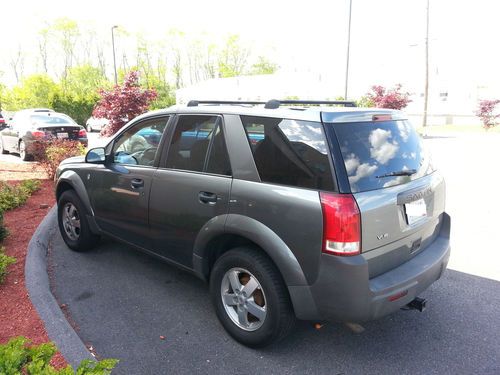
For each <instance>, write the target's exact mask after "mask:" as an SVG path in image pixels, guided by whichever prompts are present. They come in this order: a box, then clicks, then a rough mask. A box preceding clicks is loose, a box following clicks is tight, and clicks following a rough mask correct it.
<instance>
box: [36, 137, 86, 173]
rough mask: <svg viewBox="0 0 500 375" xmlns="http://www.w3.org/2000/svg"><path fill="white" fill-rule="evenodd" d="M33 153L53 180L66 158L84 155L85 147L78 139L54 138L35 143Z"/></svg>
mask: <svg viewBox="0 0 500 375" xmlns="http://www.w3.org/2000/svg"><path fill="white" fill-rule="evenodd" d="M32 153H33V157H34V159H35V161H37V162H38V164H39V165H40V166H41V167H42V169H43V170H44V171H45V173H47V177H48V178H49V179H51V180H53V179H54V176H55V174H56V170H57V167H58V166H59V164H61V162H62V161H63V160H64V159H67V158H70V157H72V156H80V155H83V154H84V153H85V147H84V146H83V145H82V144H81V143H80V142H78V141H71V140H68V139H57V138H54V139H49V140H46V141H43V142H42V141H40V142H36V143H34V144H33V151H32Z"/></svg>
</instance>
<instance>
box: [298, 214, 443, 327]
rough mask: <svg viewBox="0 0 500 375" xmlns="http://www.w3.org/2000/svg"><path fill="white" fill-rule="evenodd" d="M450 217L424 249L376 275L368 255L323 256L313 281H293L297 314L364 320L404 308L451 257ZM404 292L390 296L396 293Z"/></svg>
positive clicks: (436, 277) (344, 320) (307, 318)
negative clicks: (370, 268)
mask: <svg viewBox="0 0 500 375" xmlns="http://www.w3.org/2000/svg"><path fill="white" fill-rule="evenodd" d="M450 251H451V250H450V217H449V216H448V215H447V214H446V213H444V214H443V222H442V225H441V230H440V233H439V236H438V237H436V239H435V241H434V242H433V243H432V244H430V245H429V246H428V247H427V248H426V249H425V250H424V251H422V253H420V254H419V255H417V256H415V257H414V258H412V259H411V260H409V261H408V262H406V263H403V264H402V265H400V266H398V267H396V268H394V269H392V270H390V271H389V272H386V273H384V274H381V275H379V276H377V277H374V278H372V279H370V278H369V272H368V264H367V262H366V260H365V259H364V258H363V256H362V255H360V256H355V257H336V256H330V255H322V259H321V266H320V271H319V276H318V279H317V280H316V282H315V283H314V284H313V285H310V286H289V291H290V296H291V299H292V302H293V305H294V308H295V314H296V315H297V317H298V318H299V319H304V320H331V321H340V322H364V321H369V320H374V319H378V318H380V317H382V316H384V315H387V314H390V313H392V312H394V311H397V310H399V309H400V308H401V307H403V306H405V305H406V304H408V303H409V302H411V301H412V300H413V299H414V298H415V297H417V296H418V295H419V294H420V293H422V292H423V291H424V290H425V289H427V288H428V287H429V286H430V285H431V284H432V283H433V282H434V281H436V280H438V279H439V278H440V277H441V275H442V274H443V272H444V270H445V269H446V265H447V264H448V260H449V257H450ZM398 293H401V294H404V296H403V297H401V298H399V299H397V300H395V301H390V300H389V297H390V296H393V295H395V294H398Z"/></svg>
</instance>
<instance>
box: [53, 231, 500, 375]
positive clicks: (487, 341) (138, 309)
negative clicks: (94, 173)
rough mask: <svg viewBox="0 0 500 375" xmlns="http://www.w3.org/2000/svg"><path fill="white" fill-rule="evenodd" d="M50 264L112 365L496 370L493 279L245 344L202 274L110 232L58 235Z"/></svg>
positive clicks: (451, 278)
mask: <svg viewBox="0 0 500 375" xmlns="http://www.w3.org/2000/svg"><path fill="white" fill-rule="evenodd" d="M49 263H50V264H51V269H52V271H51V272H52V280H53V287H54V290H53V291H54V294H55V296H56V298H57V299H58V301H59V303H60V304H63V303H64V304H66V305H67V308H68V312H69V314H70V315H71V317H72V319H73V321H74V322H75V324H76V326H77V327H78V331H77V332H78V334H79V335H80V337H81V338H82V339H83V341H84V342H85V343H87V344H91V345H92V346H93V347H94V348H95V350H96V351H97V353H98V354H99V355H100V356H101V357H103V358H105V357H106V358H109V357H111V358H118V359H120V361H121V362H120V364H119V365H118V367H117V369H116V372H113V373H114V374H115V373H116V374H122V373H123V374H125V373H127V374H146V373H151V374H152V373H157V374H159V373H167V372H168V373H175V374H180V373H186V374H187V373H193V372H201V373H214V374H226V373H227V374H234V373H243V374H246V373H264V372H266V373H277V374H280V373H322V374H368V373H369V374H390V373H394V374H406V373H408V374H410V373H411V374H434V373H435V374H472V373H481V374H498V373H500V365H499V362H498V358H500V337H499V335H498V329H499V315H498V311H500V283H499V282H497V281H493V280H489V279H484V278H481V277H477V276H472V275H469V274H465V273H461V272H456V271H451V270H448V271H447V272H446V274H445V276H444V277H443V279H441V280H440V281H438V282H436V283H435V284H434V285H433V286H431V288H430V289H429V290H427V291H426V292H425V293H424V294H423V297H424V298H426V299H427V300H428V301H429V307H428V309H427V310H426V311H425V312H423V313H419V312H416V311H400V312H398V313H395V314H393V315H391V316H388V317H385V318H383V319H380V320H378V321H375V322H370V323H366V324H364V327H365V328H366V331H365V332H364V333H362V334H354V333H352V332H351V331H350V330H348V329H347V328H345V327H344V326H343V325H340V324H334V323H330V324H327V325H325V326H324V327H323V328H322V329H320V330H315V329H314V328H313V327H312V324H311V323H308V322H299V324H298V325H297V329H296V331H295V333H294V334H292V335H291V336H290V337H288V338H287V339H285V340H284V341H282V342H280V343H278V344H275V345H273V346H271V347H269V348H266V349H263V350H252V349H248V348H246V347H244V346H241V345H239V344H238V343H236V342H235V341H233V340H232V339H231V338H230V337H229V336H228V335H227V334H226V333H225V331H224V330H223V329H222V327H221V326H220V324H219V322H218V321H217V318H216V317H215V313H214V312H213V309H212V306H211V304H210V300H209V295H208V289H207V287H206V285H205V284H204V283H203V282H202V281H200V280H198V279H197V278H196V277H195V276H192V275H190V274H189V273H186V272H183V271H180V270H177V269H176V268H173V267H171V266H169V265H167V264H165V263H162V262H159V261H157V260H156V259H154V258H152V257H149V256H147V255H145V254H142V253H140V252H137V251H135V250H132V249H130V248H128V247H126V246H123V245H121V244H117V243H115V242H111V241H103V242H102V244H101V245H100V246H99V248H97V249H95V250H93V251H90V252H88V253H75V252H72V251H70V250H69V249H68V248H67V247H66V246H65V245H64V243H63V242H62V239H61V238H60V236H59V234H57V235H56V237H55V238H54V246H53V251H52V252H51V256H50V259H49ZM160 336H164V337H165V339H164V340H162V339H160Z"/></svg>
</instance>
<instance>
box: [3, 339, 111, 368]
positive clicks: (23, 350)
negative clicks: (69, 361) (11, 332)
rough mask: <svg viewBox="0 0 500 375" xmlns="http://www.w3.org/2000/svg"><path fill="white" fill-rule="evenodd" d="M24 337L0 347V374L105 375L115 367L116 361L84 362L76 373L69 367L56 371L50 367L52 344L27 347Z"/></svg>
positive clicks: (54, 348) (54, 349) (53, 347)
mask: <svg viewBox="0 0 500 375" xmlns="http://www.w3.org/2000/svg"><path fill="white" fill-rule="evenodd" d="M29 344H30V342H29V340H28V339H26V338H24V337H16V338H13V339H11V340H10V341H9V342H8V343H7V344H5V345H0V374H2V375H4V374H5V375H18V374H27V375H55V374H59V375H75V374H76V375H106V374H110V373H111V370H113V368H114V367H115V366H116V364H117V363H118V361H117V360H116V359H104V360H102V361H90V360H84V361H82V362H81V363H80V365H79V366H78V369H77V370H76V372H75V371H74V370H73V369H72V368H71V366H70V365H68V366H66V367H65V368H63V369H61V370H56V369H55V368H54V367H52V366H51V365H50V360H51V359H52V357H53V356H54V354H56V351H57V349H56V347H55V345H54V344H52V343H48V344H41V345H29Z"/></svg>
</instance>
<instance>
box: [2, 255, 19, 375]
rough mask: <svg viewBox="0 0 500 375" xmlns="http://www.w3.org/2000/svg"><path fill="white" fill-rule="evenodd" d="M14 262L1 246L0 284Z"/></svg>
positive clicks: (14, 259)
mask: <svg viewBox="0 0 500 375" xmlns="http://www.w3.org/2000/svg"><path fill="white" fill-rule="evenodd" d="M14 263H16V258H13V257H10V256H8V255H6V254H5V249H4V248H3V247H1V246H0V284H3V282H4V281H5V276H7V267H8V266H10V265H11V264H14ZM0 358H1V356H0ZM0 374H2V372H1V371H0Z"/></svg>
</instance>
